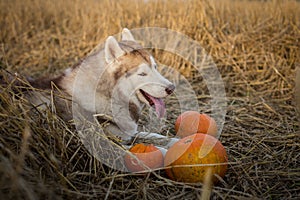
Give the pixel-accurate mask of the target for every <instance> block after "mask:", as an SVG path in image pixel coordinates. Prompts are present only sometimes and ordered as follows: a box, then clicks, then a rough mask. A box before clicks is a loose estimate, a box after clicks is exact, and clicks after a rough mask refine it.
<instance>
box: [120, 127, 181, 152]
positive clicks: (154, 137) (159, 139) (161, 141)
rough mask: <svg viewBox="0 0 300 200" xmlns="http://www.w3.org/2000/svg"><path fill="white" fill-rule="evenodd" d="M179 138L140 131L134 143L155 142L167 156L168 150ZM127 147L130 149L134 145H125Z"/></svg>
mask: <svg viewBox="0 0 300 200" xmlns="http://www.w3.org/2000/svg"><path fill="white" fill-rule="evenodd" d="M178 140H179V139H178V138H169V137H166V136H164V135H160V134H158V133H148V132H138V133H137V134H136V137H135V138H134V139H133V141H134V143H149V144H154V145H155V146H156V147H157V148H158V149H159V150H160V151H161V152H162V154H163V155H164V156H165V154H166V153H167V150H168V149H169V148H170V147H171V146H172V145H173V144H174V143H175V142H177V141H178ZM123 146H124V147H125V148H127V149H129V148H130V147H132V145H128V143H127V145H123Z"/></svg>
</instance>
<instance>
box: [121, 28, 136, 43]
mask: <svg viewBox="0 0 300 200" xmlns="http://www.w3.org/2000/svg"><path fill="white" fill-rule="evenodd" d="M122 40H129V41H135V39H134V37H133V36H132V34H131V32H130V30H128V29H127V28H124V29H123V31H122Z"/></svg>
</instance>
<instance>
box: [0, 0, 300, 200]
mask: <svg viewBox="0 0 300 200" xmlns="http://www.w3.org/2000/svg"><path fill="white" fill-rule="evenodd" d="M0 10H1V12H0V16H1V17H0V30H1V31H0V45H1V49H0V68H1V69H2V70H1V74H0V75H5V73H7V72H6V71H9V72H11V73H15V72H18V73H19V74H21V75H24V76H28V75H30V76H32V77H39V76H48V75H50V74H51V75H56V74H59V73H60V72H61V71H62V70H63V69H65V68H66V67H69V66H72V65H73V64H75V63H76V62H78V61H79V60H80V59H82V58H84V56H85V55H87V54H88V53H89V52H90V51H91V50H92V49H93V48H94V47H95V46H97V44H99V43H100V42H103V41H104V40H105V38H106V37H107V36H109V35H114V34H117V33H119V32H120V31H121V30H122V28H124V27H127V28H129V29H132V28H139V27H141V28H142V27H162V28H169V29H172V30H175V31H178V32H181V33H183V34H186V35H187V36H189V37H191V38H192V39H194V40H196V41H198V42H199V43H200V44H201V45H202V46H203V47H204V49H205V50H206V51H207V52H208V53H209V54H210V55H211V56H212V58H213V60H214V61H215V63H216V65H217V67H218V69H219V71H220V73H221V75H222V78H223V81H224V84H225V89H226V96H227V100H228V102H227V103H228V107H227V116H226V123H225V127H224V129H223V132H222V135H221V138H220V141H221V142H222V143H223V145H224V146H225V147H226V150H227V153H228V155H229V162H230V163H231V164H230V165H229V171H228V173H227V175H226V177H225V178H224V181H222V182H221V183H219V184H218V185H216V186H215V187H214V188H213V191H212V197H211V198H212V199H246V198H248V199H256V198H260V199H296V198H297V197H299V195H300V185H299V183H300V168H299V164H300V163H299V160H300V157H299V156H300V154H299V152H300V151H299V150H300V145H299V144H300V139H299V138H300V137H299V122H298V119H299V116H298V115H297V112H296V107H297V106H298V108H299V104H300V103H299V102H298V104H297V102H296V101H295V96H296V97H297V95H298V96H299V94H296V95H295V92H294V91H295V90H294V89H295V80H296V81H297V79H296V78H295V74H296V69H297V67H300V3H298V2H296V1H230V0H225V1H217V0H214V1H208V0H207V1H196V0H195V1H180V0H177V1H150V0H149V1H148V2H147V3H144V2H143V1H138V0H136V1H134V0H124V1H108V0H103V1H97V0H86V1H79V0H66V1H59V0H49V1H43V0H0ZM153 54H154V55H155V57H156V59H158V60H159V61H160V62H162V63H164V64H167V65H169V66H172V67H174V69H177V70H179V71H180V72H181V73H182V74H183V75H185V77H187V79H188V80H189V81H190V83H191V85H192V86H193V88H194V89H195V91H196V94H198V95H199V97H198V98H199V104H200V106H202V110H201V111H203V112H209V110H206V108H208V107H209V106H210V105H209V101H206V100H207V99H208V98H209V97H208V96H207V95H209V94H206V93H207V89H206V87H205V83H203V81H202V79H201V76H200V75H199V74H197V73H196V72H195V71H193V68H192V66H191V65H190V64H189V63H184V61H182V59H180V58H178V57H176V56H174V55H170V54H168V53H164V52H160V51H153ZM0 77H1V76H0ZM298 77H299V76H298ZM298 82H299V81H298ZM298 84H300V83H298ZM0 91H1V94H0V103H1V105H0V119H1V121H0V124H1V129H0V131H1V134H0V152H1V154H0V174H1V176H0V177H1V178H0V189H1V190H0V196H1V198H3V199H41V198H47V199H71V198H79V199H92V198H95V199H105V198H106V199H197V198H200V197H201V192H202V187H201V186H202V185H201V184H183V183H177V182H173V181H171V180H169V179H167V178H166V176H165V173H164V171H163V170H159V171H155V172H153V173H151V174H148V175H145V176H143V175H142V176H141V175H130V174H125V173H121V172H118V171H114V170H112V169H109V168H107V167H105V166H103V165H102V164H101V163H99V162H98V161H97V160H95V159H94V158H93V157H92V156H90V155H89V153H88V152H87V151H86V150H85V148H84V147H83V145H82V144H81V142H80V139H79V138H78V136H77V135H76V133H75V131H74V127H72V125H70V124H68V123H66V122H63V121H62V120H61V119H59V118H57V117H56V116H55V115H54V114H53V113H52V112H51V110H50V109H49V111H47V112H45V113H39V114H38V115H37V116H36V115H35V116H29V115H28V102H26V100H24V99H23V98H22V93H21V92H20V91H19V92H16V88H14V86H13V85H8V86H1V88H0ZM298 91H299V90H298ZM166 103H167V107H168V110H169V111H168V112H171V113H172V114H171V115H170V116H168V118H167V120H166V124H167V127H166V128H165V129H166V131H168V132H170V134H174V127H173V124H174V120H175V119H176V116H178V114H179V113H180V110H179V109H178V108H177V107H176V106H175V105H176V99H175V97H171V98H169V99H167V102H166ZM299 109H300V108H299ZM141 123H143V122H141ZM162 134H164V133H162Z"/></svg>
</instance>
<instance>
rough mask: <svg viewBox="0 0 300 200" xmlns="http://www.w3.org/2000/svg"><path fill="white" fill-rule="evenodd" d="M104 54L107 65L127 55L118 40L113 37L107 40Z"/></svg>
mask: <svg viewBox="0 0 300 200" xmlns="http://www.w3.org/2000/svg"><path fill="white" fill-rule="evenodd" d="M104 53H105V60H106V62H107V63H111V62H113V61H114V60H115V59H117V58H118V57H120V56H122V55H124V54H125V52H124V51H123V50H122V49H121V47H120V46H119V44H118V42H117V40H116V39H115V38H114V37H113V36H109V37H108V38H107V39H106V42H105V47H104Z"/></svg>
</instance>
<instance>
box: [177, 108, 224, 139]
mask: <svg viewBox="0 0 300 200" xmlns="http://www.w3.org/2000/svg"><path fill="white" fill-rule="evenodd" d="M175 131H176V135H177V136H179V137H180V138H183V137H186V136H189V135H192V134H195V133H206V134H209V135H212V136H214V137H216V136H217V133H218V128H217V124H216V121H215V120H214V119H213V118H211V117H210V116H208V115H207V114H200V113H198V112H196V111H186V112H184V113H182V114H181V115H179V116H178V118H177V120H176V122H175Z"/></svg>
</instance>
